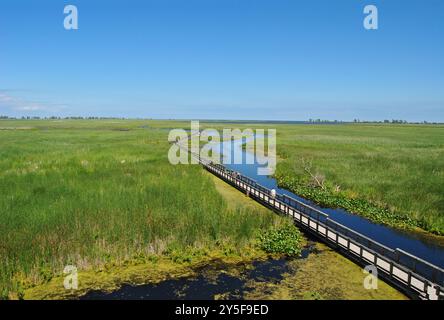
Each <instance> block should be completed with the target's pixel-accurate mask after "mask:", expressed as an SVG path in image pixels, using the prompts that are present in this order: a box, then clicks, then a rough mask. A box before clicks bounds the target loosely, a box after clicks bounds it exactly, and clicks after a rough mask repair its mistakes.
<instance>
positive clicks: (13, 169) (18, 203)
mask: <svg viewBox="0 0 444 320" xmlns="http://www.w3.org/2000/svg"><path fill="white" fill-rule="evenodd" d="M205 126H206V127H214V128H216V129H217V128H226V127H234V128H237V127H239V128H242V127H252V128H254V127H260V128H264V127H265V128H267V127H270V128H276V129H277V133H278V134H277V151H278V168H277V172H276V177H277V179H278V180H279V182H280V184H281V185H282V186H284V187H287V188H288V189H291V190H293V191H295V192H296V193H298V194H300V195H301V196H304V197H307V198H310V199H313V200H315V201H316V202H319V203H322V204H325V205H328V206H330V207H334V206H340V207H345V208H346V209H349V210H351V211H352V212H355V213H356V214H360V215H364V216H366V217H368V218H369V219H371V220H374V221H377V222H380V223H384V224H389V225H393V226H396V227H402V228H420V229H423V230H426V231H428V232H430V233H435V234H444V217H443V209H444V196H443V191H444V182H443V181H444V180H443V178H444V176H443V174H444V145H443V144H444V127H443V126H419V125H418V126H413V125H358V124H356V125H355V124H353V125H352V124H351V125H289V124H263V125H262V124H257V123H254V124H252V125H251V126H250V125H248V124H244V123H242V124H239V125H238V124H236V123H218V124H217V123H206V124H205ZM171 128H189V122H186V121H183V122H180V121H153V120H51V121H50V120H1V121H0V234H1V237H2V240H1V243H0V262H1V263H0V295H1V298H5V299H6V298H12V299H14V298H39V297H40V298H41V297H45V298H48V297H50V295H48V294H47V291H48V290H52V291H54V292H56V291H57V292H60V291H61V288H60V283H61V282H55V281H56V280H57V279H59V277H60V276H62V271H63V268H64V266H66V265H69V264H73V265H76V266H77V267H78V268H79V271H80V272H83V273H84V274H85V278H87V279H90V280H88V281H89V282H88V285H87V286H89V287H94V288H103V287H106V284H105V283H106V282H107V279H106V278H107V277H104V276H103V274H104V273H109V274H110V277H113V281H114V282H116V281H117V282H118V281H119V277H117V278H116V277H115V274H116V273H121V274H124V273H125V271H124V270H130V269H131V268H133V269H134V268H136V267H137V266H142V267H143V266H146V265H149V266H150V268H151V269H152V270H157V271H158V272H160V271H159V270H165V272H169V273H174V272H173V270H179V269H180V270H182V269H181V268H183V267H184V266H187V265H192V264H193V263H201V262H203V261H211V259H213V258H222V259H226V260H227V261H229V260H230V261H243V260H248V259H258V258H261V257H262V258H263V257H264V256H265V255H267V254H269V253H267V252H266V250H264V248H263V247H261V245H260V243H258V242H260V239H261V238H264V237H266V235H269V234H271V235H273V237H274V235H275V234H276V230H287V229H288V224H289V222H288V221H287V220H286V219H285V218H283V217H280V216H278V215H276V214H274V213H272V212H271V211H269V210H268V209H265V208H263V207H261V206H259V205H258V204H256V203H254V202H253V201H251V200H250V199H248V198H246V197H245V196H243V195H242V194H240V193H238V192H237V191H236V190H234V189H233V190H232V188H231V187H229V186H227V185H226V184H224V183H223V182H221V181H220V180H218V179H217V178H215V177H213V176H211V175H210V174H208V173H207V172H205V171H204V170H202V168H201V167H199V166H191V165H189V166H185V165H177V166H173V165H171V164H169V162H168V159H167V154H168V149H169V147H170V144H169V143H168V141H167V136H168V132H169V130H170V129H171ZM283 228H284V229H283ZM292 232H294V233H293V234H292V239H293V240H294V239H296V238H297V239H299V240H298V241H300V242H301V245H302V244H303V243H304V241H306V240H304V237H303V236H301V235H299V234H297V233H298V232H297V230H293V231H292ZM265 240H267V239H265ZM321 251H322V250H321ZM284 253H285V252H284ZM321 261H322V263H321V264H320V262H321ZM327 265H331V266H330V267H328V266H327ZM333 266H336V267H333ZM338 266H340V267H338ZM142 267H140V268H139V269H137V268H136V269H137V270H138V272H140V270H141V268H142ZM298 268H299V269H300V270H301V271H300V272H301V274H300V276H303V275H304V274H305V275H306V276H305V277H303V280H301V281H300V283H299V285H300V286H297V285H295V283H298V282H297V281H296V280H295V281H291V283H292V284H291V286H293V287H295V286H296V288H298V290H299V291H300V290H306V291H307V292H308V293H309V288H318V289H319V291H322V290H323V289H322V284H325V283H329V282H328V280H327V278H328V277H331V278H334V279H335V280H334V283H335V287H334V288H333V289H334V290H336V291H337V290H338V288H341V287H342V288H347V289H343V290H342V291H343V292H346V293H347V294H348V295H349V296H342V298H347V297H348V298H350V297H352V298H365V299H367V298H368V299H373V298H389V299H399V298H402V296H401V295H400V294H399V293H397V292H396V291H395V290H394V289H392V288H390V287H388V286H387V285H385V284H384V285H383V286H382V287H381V289H380V290H379V293H378V294H377V295H376V296H375V295H374V294H372V295H369V293H368V292H365V290H364V291H363V290H362V289H361V288H360V282H361V280H360V277H361V276H362V272H361V270H360V268H359V267H357V266H356V265H354V264H353V263H351V262H349V261H346V260H345V259H344V258H342V257H341V256H339V255H338V254H336V253H335V252H332V251H331V250H330V251H329V250H327V249H325V250H324V253H322V254H320V256H319V258H318V259H316V256H313V257H311V258H310V259H309V260H308V261H307V262H305V264H304V265H302V266H299V267H298ZM142 269H143V268H142ZM143 270H144V271H143V272H144V274H146V276H147V277H148V278H149V277H150V274H149V272H148V271H147V268H144V269H143ZM319 270H330V271H329V272H328V273H326V274H325V275H324V276H323V277H321V275H322V273H321V272H319ZM344 270H346V271H347V274H349V278H348V279H347V278H344V277H342V278H341V275H339V274H338V273H341V272H343V271H344ZM157 271H156V272H157ZM147 272H148V273H147ZM304 272H305V273H304ZM314 274H316V275H317V277H314V276H313V275H314ZM99 275H100V276H99ZM309 275H311V276H310V279H311V280H307V279H308V277H309ZM352 275H354V276H352ZM151 276H152V275H151ZM161 277H164V275H161ZM98 279H99V280H98ZM116 279H117V280H116ZM122 279H126V278H125V277H123V278H122ZM301 279H302V278H301ZM338 279H339V280H338ZM96 280H97V281H96ZM57 281H58V280H57ZM288 281H289V282H290V280H288ZM310 281H311V282H310ZM314 281H316V283H314ZM289 285H290V284H289ZM326 286H328V285H326ZM41 288H43V289H41ZM45 288H46V289H45ZM335 288H336V289H335ZM83 289H84V290H87V289H88V288H87V287H85V288H83ZM333 289H332V288H330V291H328V290H327V291H326V292H321V293H322V294H323V295H324V296H326V297H331V298H337V297H335V296H334V295H331V296H329V292H333V291H334V290H333ZM45 290H46V291H45ZM292 290H293V291H294V290H296V289H295V288H293V289H292ZM336 291H335V292H336ZM276 292H279V294H278V296H279V297H281V298H282V297H284V298H295V297H296V298H303V297H304V296H305V295H304V294H302V293H300V295H296V296H295V295H291V294H289V292H291V290H290V289H288V290H284V289H283V288H279V289H278V288H276ZM344 294H345V293H344ZM58 296H59V297H60V296H62V297H64V293H60V294H59V295H58ZM316 296H317V293H316ZM55 297H57V294H56V295H55ZM65 297H66V296H65ZM67 297H69V296H67ZM257 297H258V298H261V296H257Z"/></svg>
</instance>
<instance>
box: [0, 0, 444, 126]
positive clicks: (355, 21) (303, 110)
mask: <svg viewBox="0 0 444 320" xmlns="http://www.w3.org/2000/svg"><path fill="white" fill-rule="evenodd" d="M67 4H73V5H76V6H77V8H78V10H79V30H76V31H67V30H65V29H64V28H63V19H64V14H63V8H64V6H65V5H67ZM367 4H374V5H376V6H377V7H378V9H379V29H378V30H372V31H369V30H365V29H364V28H363V19H364V16H365V15H364V13H363V8H364V6H365V5H367ZM1 114H3V115H9V116H21V115H31V116H33V115H38V116H51V115H60V116H67V115H82V116H89V115H91V116H125V117H148V118H185V119H192V118H194V119H259V120H263V119H268V120H306V119H309V118H322V119H330V120H334V119H338V120H352V119H354V118H359V119H366V120H380V119H405V120H409V121H422V120H428V121H444V1H441V0H421V1H419V0H418V1H416V0H411V1H409V0H405V1H398V0H384V1H375V0H367V1H358V0H356V1H355V0H337V1H332V0H324V1H317V0H310V1H305V0H304V1H297V0H187V1H184V0H148V1H123V0H122V1H112V0H107V1H99V0H85V1H79V0H72V1H57V0H52V1H49V0H40V1H31V0H28V1H23V0H2V1H1V3H0V115H1Z"/></svg>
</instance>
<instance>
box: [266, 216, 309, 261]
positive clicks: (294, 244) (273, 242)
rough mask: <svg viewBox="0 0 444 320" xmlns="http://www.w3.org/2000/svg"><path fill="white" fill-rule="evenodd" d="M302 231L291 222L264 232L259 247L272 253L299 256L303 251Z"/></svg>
mask: <svg viewBox="0 0 444 320" xmlns="http://www.w3.org/2000/svg"><path fill="white" fill-rule="evenodd" d="M301 239H302V236H301V233H300V231H299V230H298V229H297V228H296V227H295V226H294V225H293V224H291V223H288V224H285V225H283V226H280V227H277V228H273V229H270V230H267V231H264V232H262V233H261V234H260V235H259V247H260V248H261V249H262V250H264V251H265V252H267V253H270V254H284V255H286V256H298V255H300V253H301Z"/></svg>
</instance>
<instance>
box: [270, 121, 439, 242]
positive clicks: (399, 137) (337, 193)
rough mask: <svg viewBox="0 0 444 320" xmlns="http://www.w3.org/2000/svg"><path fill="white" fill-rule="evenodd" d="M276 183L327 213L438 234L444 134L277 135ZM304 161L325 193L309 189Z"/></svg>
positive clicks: (353, 131)
mask: <svg viewBox="0 0 444 320" xmlns="http://www.w3.org/2000/svg"><path fill="white" fill-rule="evenodd" d="M278 154H279V156H280V157H281V158H283V160H282V161H280V162H279V163H278V166H277V172H276V177H277V179H278V182H279V183H280V184H281V185H282V186H284V187H287V188H289V189H291V190H292V191H295V192H296V193H299V194H300V195H302V196H304V197H307V198H310V199H313V200H315V201H316V202H318V203H321V204H323V205H327V206H330V207H345V208H346V209H348V210H351V211H352V212H355V213H358V214H361V215H364V216H366V217H367V218H369V219H371V220H373V221H376V222H379V223H384V224H388V225H393V226H399V227H407V228H415V227H420V228H422V229H424V230H426V231H429V232H432V233H435V234H441V235H443V234H444V126H438V125H436V126H428V125H324V126H320V125H311V126H308V125H300V126H288V125H286V126H281V127H278ZM301 159H310V161H312V163H313V170H314V172H315V173H318V174H321V175H322V176H323V177H324V178H325V183H326V185H327V188H326V189H327V190H321V188H316V187H313V186H310V184H311V181H310V176H309V175H307V173H306V172H305V171H304V167H303V165H301Z"/></svg>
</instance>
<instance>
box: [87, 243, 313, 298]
mask: <svg viewBox="0 0 444 320" xmlns="http://www.w3.org/2000/svg"><path fill="white" fill-rule="evenodd" d="M312 252H313V253H316V252H317V250H316V248H315V244H314V242H309V243H308V245H307V246H306V247H305V248H303V250H302V253H301V256H300V257H299V258H298V259H305V258H307V257H308V256H309V255H310V254H311V253H312ZM290 261H291V260H288V259H269V260H265V261H255V262H253V263H252V264H239V265H236V266H227V265H226V264H224V263H222V262H220V261H214V262H213V263H212V264H210V265H206V266H204V267H200V268H197V269H195V271H196V274H197V276H191V277H183V278H179V279H170V280H164V281H161V282H159V283H156V284H144V285H129V284H125V285H123V286H122V287H121V288H119V289H118V290H116V291H113V292H109V293H108V292H103V291H90V292H88V293H87V294H86V295H84V296H82V297H80V300H146V299H149V300H212V299H214V298H215V297H223V298H224V299H230V300H232V299H243V298H244V294H245V293H247V292H250V291H252V290H253V289H254V286H252V283H255V284H257V283H261V282H265V283H279V282H280V281H281V280H283V277H284V275H285V274H286V273H289V272H293V271H294V270H292V269H291V268H290V266H289V262H290ZM227 269H230V270H231V271H233V270H234V271H235V272H234V273H233V274H229V273H227V272H226V270H227Z"/></svg>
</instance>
